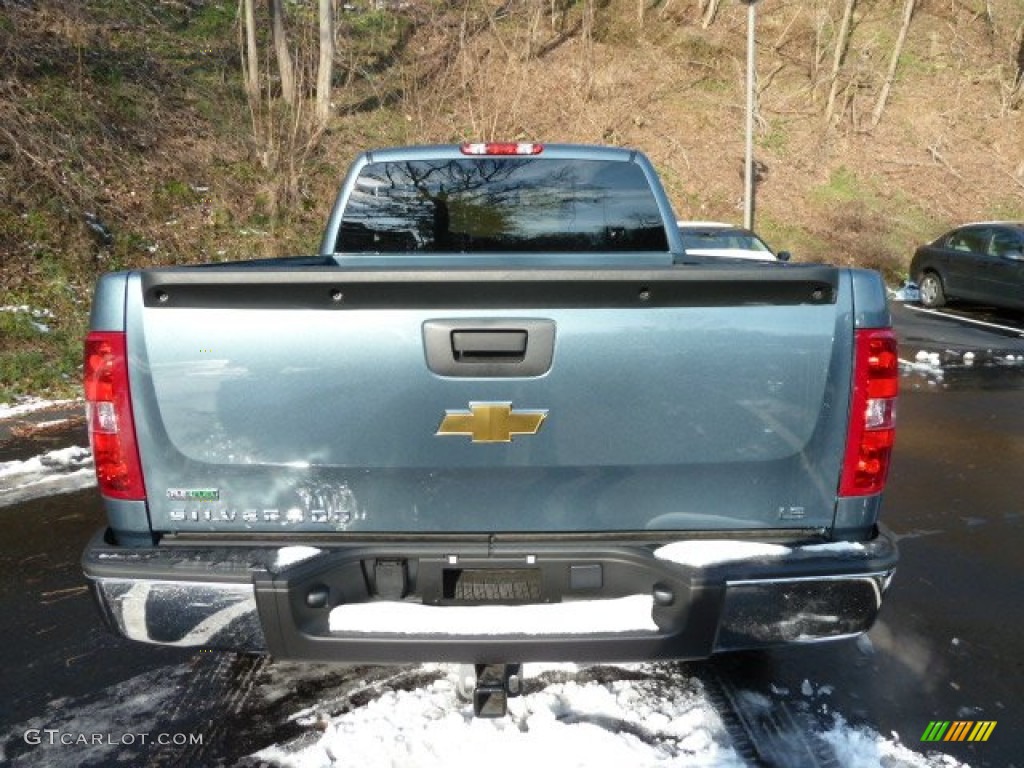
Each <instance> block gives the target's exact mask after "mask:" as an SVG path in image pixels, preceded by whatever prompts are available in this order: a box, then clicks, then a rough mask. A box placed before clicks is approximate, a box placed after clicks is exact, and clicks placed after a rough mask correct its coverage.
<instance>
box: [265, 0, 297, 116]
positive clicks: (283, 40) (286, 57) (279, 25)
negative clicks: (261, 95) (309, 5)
mask: <svg viewBox="0 0 1024 768" xmlns="http://www.w3.org/2000/svg"><path fill="white" fill-rule="evenodd" d="M270 24H271V28H272V29H273V33H274V51H275V53H276V54H277V72H278V74H279V75H280V76H281V98H282V99H284V101H285V103H286V104H294V103H295V67H294V66H293V65H292V57H291V54H290V53H289V52H288V38H287V35H286V34H285V31H284V7H283V6H282V4H281V0H270Z"/></svg>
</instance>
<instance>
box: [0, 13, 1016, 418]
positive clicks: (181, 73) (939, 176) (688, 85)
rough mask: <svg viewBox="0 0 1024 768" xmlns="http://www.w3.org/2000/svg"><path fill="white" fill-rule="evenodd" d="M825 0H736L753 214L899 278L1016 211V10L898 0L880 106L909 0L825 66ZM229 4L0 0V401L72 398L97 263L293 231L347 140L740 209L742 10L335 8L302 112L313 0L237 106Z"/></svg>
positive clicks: (309, 231) (785, 243) (855, 36)
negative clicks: (320, 88) (919, 256)
mask: <svg viewBox="0 0 1024 768" xmlns="http://www.w3.org/2000/svg"><path fill="white" fill-rule="evenodd" d="M847 2H848V0H803V1H800V0H763V2H761V3H759V4H758V6H757V21H758V24H757V39H758V45H757V50H758V63H757V70H758V75H759V77H758V91H759V107H758V121H757V127H758V130H757V138H756V157H757V161H758V167H759V168H760V170H761V173H762V178H761V181H760V183H759V185H758V190H757V216H756V226H757V228H758V229H759V230H760V231H761V232H762V234H764V235H765V237H766V238H767V239H768V240H769V242H771V243H772V244H774V245H775V246H776V247H778V248H786V249H789V250H792V251H793V252H794V253H795V255H796V259H797V260H804V261H830V262H836V263H842V264H853V263H856V264H861V265H865V266H871V267H875V268H879V269H881V270H883V272H885V274H886V275H887V277H888V278H889V279H890V280H892V281H898V280H899V279H900V277H901V276H902V275H903V273H904V272H905V269H906V265H907V264H908V263H909V258H910V254H911V251H912V249H913V247H914V246H915V245H916V244H918V243H920V242H922V241H924V240H927V239H931V238H932V237H934V236H936V235H938V234H940V233H941V231H943V230H944V229H945V228H947V227H949V226H951V225H953V224H956V223H959V222H962V221H964V220H975V219H990V218H1014V219H1024V86H1022V84H1021V79H1022V74H1024V3H1022V2H1021V0H919V1H918V2H917V4H916V5H917V7H916V11H915V13H914V15H913V18H912V21H911V24H910V27H909V30H908V33H907V36H906V43H905V46H904V48H903V51H902V56H901V57H900V60H899V66H898V69H897V70H896V75H895V79H894V80H893V82H892V86H891V91H890V93H889V98H888V101H887V104H886V107H885V109H884V111H883V112H882V114H881V118H880V120H879V121H878V122H877V124H875V122H874V120H873V117H872V112H873V110H875V107H876V103H877V99H878V96H879V93H880V91H881V90H882V87H883V85H884V83H885V81H886V78H887V71H888V69H889V64H890V58H891V55H892V50H893V46H894V44H895V42H896V40H897V38H898V33H899V30H900V26H901V17H902V15H903V6H904V2H902V0H901V1H900V2H894V1H892V0H889V1H886V0H858V1H857V2H856V3H855V4H854V14H853V16H852V19H851V24H850V26H849V29H850V38H849V46H848V48H847V49H846V50H845V55H844V56H842V57H841V62H840V66H839V68H838V70H837V71H836V77H835V78H833V77H832V73H833V67H834V61H835V49H836V42H837V39H838V38H839V37H840V32H841V29H842V27H843V24H842V17H843V10H844V7H845V5H846V3H847ZM709 4H710V5H716V6H717V14H716V15H715V16H714V18H710V16H709V14H708V13H707V6H708V5H709ZM256 5H257V7H258V8H259V12H260V13H261V14H264V15H265V14H266V10H265V6H266V4H264V3H257V4H256ZM238 8H239V4H238V3H237V2H233V1H225V2H216V1H214V0H205V1H204V0H164V1H163V2H160V3H155V4H154V3H147V2H141V1H140V0H96V1H95V2H85V1H84V0H75V1H72V2H57V1H56V0H0V64H2V72H3V75H2V76H0V181H2V183H0V193H2V195H3V200H2V204H0V295H2V297H3V298H2V299H0V306H4V307H7V308H8V310H7V311H0V333H2V335H3V345H2V346H3V349H2V351H0V401H3V400H6V399H10V398H12V397H14V396H17V395H21V394H27V393H35V394H43V393H50V394H62V393H63V394H66V393H70V392H73V391H74V389H75V386H76V384H75V379H76V376H77V366H78V363H79V355H80V352H79V350H80V338H81V334H82V332H83V329H84V324H85V312H86V311H87V307H88V302H89V290H90V287H91V285H92V281H93V279H94V278H95V275H96V274H97V273H98V272H101V271H105V270H109V269H119V268H123V267H128V266H145V265H150V264H166V263H183V262H189V261H196V260H215V259H238V258H245V257H248V256H262V255H278V254H294V253H303V252H310V251H312V250H314V249H315V248H316V245H317V241H318V235H319V229H320V226H321V223H322V221H323V219H324V217H325V215H326V213H327V210H328V206H329V205H330V202H331V199H332V196H333V193H334V190H335V188H336V186H337V184H338V183H339V181H340V177H341V174H342V173H343V172H344V169H345V166H346V165H347V163H348V161H349V159H350V158H351V157H352V155H353V154H354V153H355V152H356V151H358V150H359V149H362V148H365V147H371V146H381V145H388V144H402V143H413V142H449V141H461V140H464V139H490V138H513V139H532V140H540V141H549V142H553V141H580V142H599V143H613V144H619V145H626V146H633V147H637V148H640V149H642V150H644V151H645V152H647V154H648V155H649V156H650V157H651V158H652V160H653V161H654V163H655V165H656V166H657V167H658V169H659V171H660V172H661V174H662V176H663V178H664V180H665V182H666V185H667V186H668V188H669V191H670V194H671V195H672V198H673V203H674V205H675V206H676V210H677V212H678V213H679V215H680V216H683V217H687V218H701V219H725V220H733V221H739V220H741V219H742V207H741V200H742V176H741V172H742V158H743V116H744V95H743V85H744V72H745V41H746V19H747V14H746V9H745V7H743V6H742V5H741V4H739V3H737V2H734V1H731V0H722V2H720V3H715V2H709V0H665V2H659V3H648V4H647V5H639V6H638V4H637V3H636V2H629V3H625V2H621V1H620V0H609V1H607V2H595V0H578V1H577V0H544V2H540V0H508V2H504V3H501V2H499V1H498V0H493V1H491V0H453V1H452V2H448V3H442V2H436V1H435V0H410V1H409V2H397V1H396V2H385V1H384V0H380V1H379V2H376V3H375V4H374V5H373V6H372V7H371V6H368V5H365V4H363V3H356V4H354V5H349V4H345V5H343V6H340V7H338V11H337V15H336V22H337V26H336V29H335V39H336V40H337V43H338V49H337V51H336V54H335V70H334V80H333V83H334V85H333V94H332V104H331V113H330V117H329V119H328V121H327V122H326V124H324V125H318V124H317V123H316V121H315V120H314V118H313V107H312V102H311V99H310V98H306V96H311V95H312V92H313V90H314V89H313V83H314V82H315V68H316V56H317V48H316V40H317V38H316V34H317V31H316V3H313V2H311V0H310V1H309V2H305V3H303V2H295V3H286V4H285V8H286V10H287V17H286V19H285V21H286V23H287V30H288V35H289V45H290V50H291V55H292V58H293V59H294V61H295V62H296V70H297V79H298V90H299V93H300V97H299V99H298V100H297V101H296V102H295V103H293V104H292V105H291V106H289V105H287V104H286V103H284V101H283V99H282V98H281V88H280V81H279V78H278V77H277V74H276V73H277V70H276V67H275V63H274V62H275V60H274V57H273V56H272V55H271V40H270V31H269V27H270V24H269V22H268V21H267V20H266V19H264V18H262V16H260V17H258V19H257V22H258V23H257V30H256V31H257V49H256V50H257V52H258V53H259V56H260V59H259V62H260V63H259V68H260V72H261V90H260V93H259V96H258V97H255V98H249V99H247V97H246V92H245V89H244V87H243V84H242V71H241V69H242V68H241V61H242V56H241V52H240V40H241V39H242V37H241V33H242V28H241V25H240V22H239V19H238ZM641 12H642V17H643V18H642V19H641V18H640V16H641ZM833 82H834V83H835V85H834V87H833V85H832V84H833ZM830 92H833V93H834V99H833V100H832V104H833V107H832V114H831V118H830V119H829V116H828V111H829V110H828V103H829V95H830ZM21 305H26V306H28V307H29V309H30V310H31V309H32V308H36V309H39V310H46V311H48V312H49V313H51V314H52V317H47V316H37V317H33V316H32V314H31V312H30V311H29V312H25V311H15V310H14V309H13V308H15V307H19V306H21ZM40 326H43V327H46V328H47V329H48V331H47V332H43V331H41V330H40Z"/></svg>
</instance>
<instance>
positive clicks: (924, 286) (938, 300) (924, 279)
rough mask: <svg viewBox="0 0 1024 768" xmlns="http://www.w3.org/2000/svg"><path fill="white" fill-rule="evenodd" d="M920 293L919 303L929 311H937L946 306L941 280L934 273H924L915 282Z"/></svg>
mask: <svg viewBox="0 0 1024 768" xmlns="http://www.w3.org/2000/svg"><path fill="white" fill-rule="evenodd" d="M917 287H918V290H919V291H920V292H921V303H922V304H923V305H924V306H926V307H928V308H929V309H938V308H939V307H943V306H945V305H946V291H945V289H944V288H943V287H942V278H940V277H939V276H938V275H937V274H935V273H934V272H925V273H924V274H923V275H921V279H920V280H918V281H917Z"/></svg>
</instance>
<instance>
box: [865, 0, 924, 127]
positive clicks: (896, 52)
mask: <svg viewBox="0 0 1024 768" xmlns="http://www.w3.org/2000/svg"><path fill="white" fill-rule="evenodd" d="M914 2H915V0H907V4H906V6H904V8H903V24H902V25H901V26H900V33H899V35H897V37H896V44H895V45H894V46H893V49H892V58H891V59H890V60H889V72H888V74H887V75H886V77H885V83H883V85H882V92H881V93H879V94H878V103H877V104H875V111H874V112H872V113H871V125H872V127H874V126H876V125H878V122H879V121H880V120H881V119H882V113H883V112H884V111H885V104H886V102H887V101H889V90H890V89H891V88H892V84H893V81H894V80H895V79H896V68H897V67H898V66H899V63H900V55H901V54H902V53H903V45H904V43H905V42H906V40H907V30H908V29H910V20H911V19H912V18H913V16H914Z"/></svg>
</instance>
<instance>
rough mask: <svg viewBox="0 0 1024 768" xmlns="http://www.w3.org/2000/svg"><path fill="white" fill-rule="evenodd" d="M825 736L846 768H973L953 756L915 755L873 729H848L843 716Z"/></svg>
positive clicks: (823, 734)
mask: <svg viewBox="0 0 1024 768" xmlns="http://www.w3.org/2000/svg"><path fill="white" fill-rule="evenodd" d="M821 736H822V738H823V739H824V740H825V742H826V743H827V744H829V745H831V747H832V748H833V749H834V750H835V753H836V758H837V760H838V762H839V765H842V766H843V767H844V768H879V766H891V768H969V767H968V765H967V764H966V763H961V762H960V761H958V760H956V759H955V758H953V757H951V756H949V755H942V754H938V753H936V754H934V755H929V756H927V757H925V756H924V755H920V754H918V753H916V752H912V751H911V750H910V749H908V748H907V747H904V746H903V745H902V744H900V743H899V742H898V740H897V741H890V740H888V739H885V738H883V737H882V736H880V735H879V734H878V733H876V732H875V731H873V730H872V729H870V728H867V727H863V726H861V727H855V726H851V725H848V724H847V723H846V721H845V720H844V719H843V717H842V716H841V715H839V714H834V715H833V725H832V727H831V728H829V729H828V730H826V731H825V732H824V733H822V734H821Z"/></svg>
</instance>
